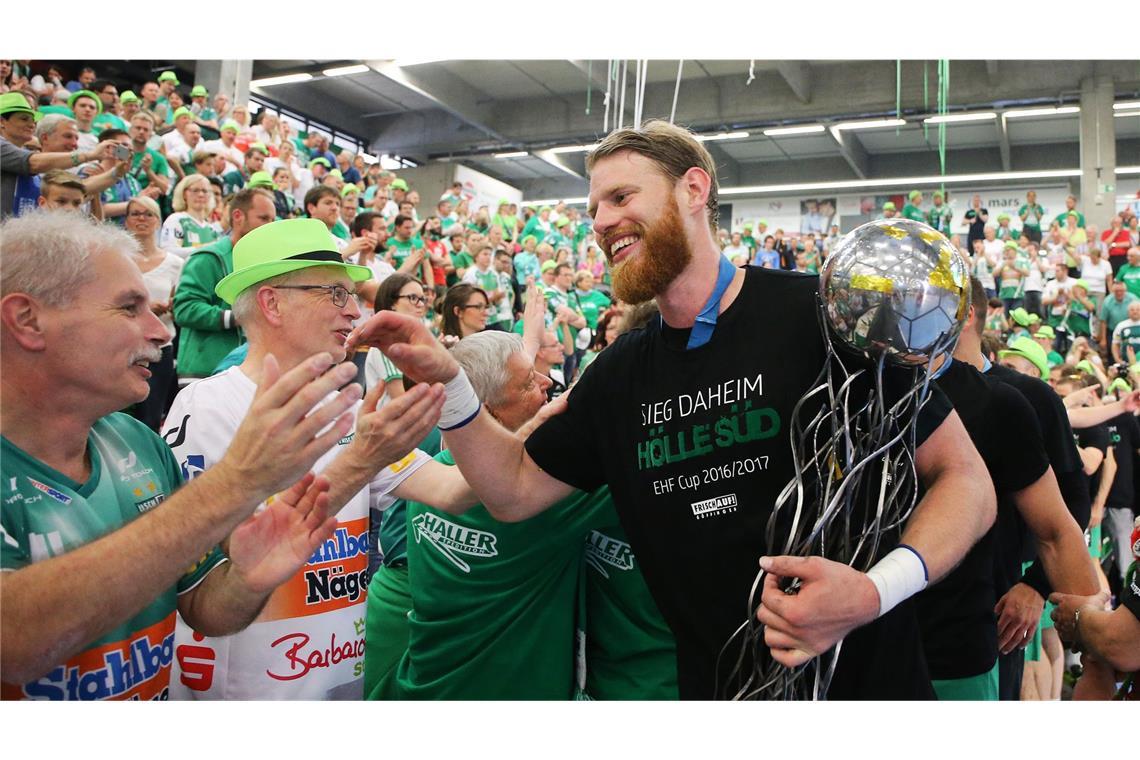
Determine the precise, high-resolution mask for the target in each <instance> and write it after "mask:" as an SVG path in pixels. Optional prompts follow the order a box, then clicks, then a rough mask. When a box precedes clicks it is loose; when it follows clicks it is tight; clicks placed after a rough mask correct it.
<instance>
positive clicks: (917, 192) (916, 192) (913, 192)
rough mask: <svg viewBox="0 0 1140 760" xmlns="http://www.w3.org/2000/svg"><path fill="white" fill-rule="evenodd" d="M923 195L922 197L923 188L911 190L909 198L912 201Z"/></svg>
mask: <svg viewBox="0 0 1140 760" xmlns="http://www.w3.org/2000/svg"><path fill="white" fill-rule="evenodd" d="M921 197H922V191H921V190H911V191H910V195H908V196H907V198H909V199H910V200H912V201H913V200H914V199H915V198H921Z"/></svg>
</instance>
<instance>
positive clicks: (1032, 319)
mask: <svg viewBox="0 0 1140 760" xmlns="http://www.w3.org/2000/svg"><path fill="white" fill-rule="evenodd" d="M1040 321H1041V317H1040V316H1039V315H1037V314H1030V315H1029V324H1030V326H1033V325H1035V324H1037V323H1038V322H1040Z"/></svg>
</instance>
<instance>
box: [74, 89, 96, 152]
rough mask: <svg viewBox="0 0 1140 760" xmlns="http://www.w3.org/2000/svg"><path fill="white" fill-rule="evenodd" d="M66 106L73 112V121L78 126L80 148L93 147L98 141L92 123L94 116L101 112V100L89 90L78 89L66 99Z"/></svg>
mask: <svg viewBox="0 0 1140 760" xmlns="http://www.w3.org/2000/svg"><path fill="white" fill-rule="evenodd" d="M67 106H68V108H70V109H71V110H72V112H73V113H74V114H75V123H76V125H78V127H79V147H80V149H82V150H91V149H93V148H94V147H95V146H96V145H97V144H98V143H99V137H98V135H96V134H95V126H94V124H95V117H96V116H98V115H99V114H101V113H102V112H103V101H101V100H100V99H99V96H98V95H96V94H95V93H93V92H91V90H79V91H78V92H75V93H72V95H71V97H69V98H68V99H67Z"/></svg>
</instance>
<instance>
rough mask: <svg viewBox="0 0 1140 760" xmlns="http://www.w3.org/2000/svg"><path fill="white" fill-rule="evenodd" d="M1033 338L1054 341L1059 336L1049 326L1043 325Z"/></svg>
mask: <svg viewBox="0 0 1140 760" xmlns="http://www.w3.org/2000/svg"><path fill="white" fill-rule="evenodd" d="M1033 337H1035V338H1048V339H1049V340H1052V339H1053V338H1056V337H1057V334H1056V333H1054V332H1053V328H1052V327H1050V326H1049V325H1041V326H1040V327H1038V328H1037V332H1035V333H1034V334H1033Z"/></svg>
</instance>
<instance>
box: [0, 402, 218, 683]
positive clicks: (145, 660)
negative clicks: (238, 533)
mask: <svg viewBox="0 0 1140 760" xmlns="http://www.w3.org/2000/svg"><path fill="white" fill-rule="evenodd" d="M0 451H2V452H3V458H2V459H0V477H2V481H3V484H4V488H3V493H4V510H3V513H2V514H0V530H2V532H3V539H4V540H3V543H2V544H0V569H3V570H4V571H10V570H20V569H21V568H25V567H28V566H29V565H32V564H34V563H36V562H43V561H45V560H49V559H52V558H54V557H59V556H61V555H63V554H66V553H67V552H69V551H74V550H75V549H78V548H80V547H82V546H85V545H86V544H89V543H92V542H93V541H97V540H99V539H100V538H102V537H103V536H106V535H108V534H110V533H113V532H114V531H116V530H118V529H120V528H122V527H123V526H124V525H126V524H127V523H129V522H131V521H132V520H134V519H136V518H138V517H139V516H140V515H142V514H143V513H145V512H147V511H149V510H151V509H154V508H155V507H157V506H159V504H161V503H162V502H163V501H164V500H165V499H166V498H167V497H168V496H170V494H172V493H173V492H174V491H175V490H176V489H177V488H178V487H179V486H180V485H181V484H182V474H181V472H180V470H179V467H178V462H177V461H176V460H175V458H174V455H173V454H172V453H171V451H170V449H169V448H168V447H167V446H166V444H164V443H163V442H162V439H161V438H159V437H158V436H157V435H156V434H155V433H154V432H152V431H151V430H150V429H149V428H147V427H146V426H145V425H143V424H142V423H141V422H138V421H137V420H135V419H133V418H131V417H129V416H127V415H125V414H112V415H109V416H107V417H103V418H102V419H100V420H97V421H96V422H95V424H94V425H93V426H92V427H91V432H90V433H88V435H87V453H88V457H89V459H90V462H91V476H90V477H89V478H88V479H87V482H86V483H77V482H75V481H74V480H72V479H71V478H69V477H67V476H66V475H63V474H62V473H60V472H58V471H56V470H54V469H52V468H51V467H48V466H47V465H45V464H44V463H42V462H40V461H39V460H37V459H35V458H34V457H32V456H31V455H30V454H28V453H26V452H25V451H23V450H22V449H20V448H19V447H18V446H16V445H15V444H13V443H12V442H11V441H9V440H8V439H7V438H3V437H0ZM222 561H223V557H222V555H221V553H220V552H219V551H218V550H217V549H214V550H213V551H211V552H208V553H207V554H206V555H205V556H203V557H202V558H201V559H200V560H199V561H198V562H197V564H195V565H194V567H192V568H190V569H189V570H188V571H187V572H186V574H185V575H184V576H183V577H182V578H181V579H180V580H179V581H178V583H177V584H176V585H175V586H172V587H171V588H169V589H166V590H165V591H163V592H162V593H161V594H159V595H158V597H157V598H155V599H154V600H153V601H152V602H150V604H148V605H146V606H145V607H143V608H142V609H141V610H140V611H139V612H138V613H136V614H135V615H134V616H133V617H131V618H130V619H129V620H126V621H124V622H122V623H121V624H119V625H117V626H115V627H114V628H113V629H112V630H110V631H108V632H107V633H106V634H104V635H103V636H101V637H99V638H98V639H96V640H95V641H92V642H89V643H88V644H87V645H86V646H85V647H84V648H83V651H81V652H79V653H77V654H75V655H72V656H71V657H69V658H68V659H67V661H66V662H62V663H60V664H59V665H58V666H56V667H55V668H53V669H52V670H50V671H48V672H47V673H46V674H44V675H43V676H41V677H40V678H38V679H36V680H35V681H32V682H30V683H27V684H22V685H17V684H10V683H4V684H3V686H2V687H0V688H2V694H3V698H4V699H166V698H167V694H168V689H169V686H170V668H171V661H172V659H173V657H174V622H175V610H176V609H177V606H178V595H179V594H181V593H184V592H186V591H189V590H190V589H192V588H194V586H196V585H197V584H198V583H199V582H201V580H202V579H203V578H205V577H206V575H207V573H209V572H210V571H211V570H213V569H214V568H215V567H217V565H218V564H219V563H221V562H222ZM123 582H124V583H128V582H130V579H129V578H124V579H123ZM45 646H47V644H46V643H45Z"/></svg>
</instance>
